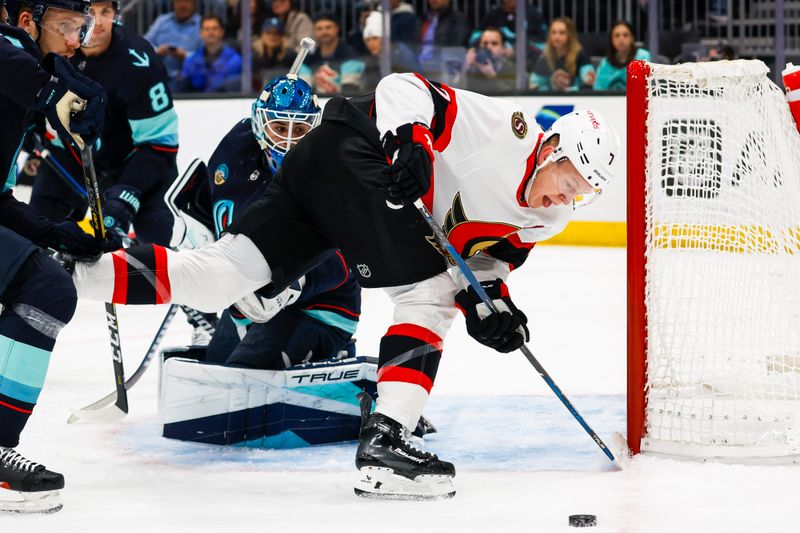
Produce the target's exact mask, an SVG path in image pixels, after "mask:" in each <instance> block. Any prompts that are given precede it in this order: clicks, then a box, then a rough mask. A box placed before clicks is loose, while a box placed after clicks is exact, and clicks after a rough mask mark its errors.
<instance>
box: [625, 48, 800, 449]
mask: <svg viewBox="0 0 800 533" xmlns="http://www.w3.org/2000/svg"><path fill="white" fill-rule="evenodd" d="M767 74H768V69H767V67H766V66H765V65H764V64H763V63H761V62H760V61H741V60H740V61H720V62H713V63H698V64H684V65H675V66H668V65H655V64H649V63H646V62H640V61H637V62H634V63H631V65H630V66H629V68H628V92H627V125H628V169H627V170H628V208H627V209H628V443H629V445H630V447H631V450H632V451H633V452H634V453H638V452H639V451H643V452H647V453H659V454H665V455H669V456H676V457H690V458H697V459H703V460H705V459H709V460H718V461H731V462H758V463H770V462H797V461H798V460H800V425H799V424H800V165H799V164H798V161H799V160H800V136H798V133H797V129H796V127H795V124H794V122H793V120H792V118H791V114H790V112H789V109H788V106H787V104H786V100H785V98H784V95H783V93H782V92H781V91H780V89H778V87H776V86H775V85H774V84H773V83H772V82H771V81H770V80H769V79H768V77H767Z"/></svg>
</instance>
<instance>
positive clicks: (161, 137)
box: [128, 107, 178, 146]
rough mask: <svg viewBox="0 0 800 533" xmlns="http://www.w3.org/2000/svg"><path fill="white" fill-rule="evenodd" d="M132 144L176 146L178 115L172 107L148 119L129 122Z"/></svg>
mask: <svg viewBox="0 0 800 533" xmlns="http://www.w3.org/2000/svg"><path fill="white" fill-rule="evenodd" d="M128 123H129V124H130V125H131V132H132V133H133V144H134V145H139V144H163V145H165V146H178V114H177V113H176V112H175V108H174V107H170V108H169V109H167V110H166V111H164V112H163V113H159V114H158V115H156V116H154V117H150V118H143V119H139V120H129V121H128Z"/></svg>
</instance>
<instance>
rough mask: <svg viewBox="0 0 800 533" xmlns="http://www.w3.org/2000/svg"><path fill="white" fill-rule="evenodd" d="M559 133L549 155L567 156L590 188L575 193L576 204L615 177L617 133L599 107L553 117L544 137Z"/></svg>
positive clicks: (557, 158)
mask: <svg viewBox="0 0 800 533" xmlns="http://www.w3.org/2000/svg"><path fill="white" fill-rule="evenodd" d="M553 135H558V136H559V140H558V146H557V147H556V148H555V150H554V151H553V154H552V155H551V156H550V157H552V159H553V160H554V161H560V160H562V159H565V158H566V159H569V160H570V161H571V162H572V164H573V165H575V168H576V169H577V170H578V172H580V174H581V176H583V178H584V179H585V180H586V181H587V182H588V183H589V184H590V185H591V186H592V189H593V192H592V193H590V194H588V195H582V196H580V197H576V199H575V201H574V205H575V206H580V205H586V204H589V203H591V202H592V201H594V200H595V199H596V198H597V197H598V196H599V195H600V194H601V193H602V192H603V188H604V187H606V186H607V185H608V184H609V183H611V182H612V181H613V180H614V175H615V173H616V165H617V164H618V161H617V160H618V159H619V158H620V143H619V137H618V136H617V133H616V132H615V131H614V129H613V128H612V127H611V124H609V123H608V121H606V119H605V118H603V115H601V114H600V113H599V112H598V111H595V110H593V109H581V110H578V111H573V112H572V113H568V114H566V115H564V116H563V117H561V118H559V119H558V120H556V121H555V122H554V123H553V125H552V126H551V127H550V129H549V130H547V132H546V133H545V134H544V140H545V141H547V140H548V139H549V138H550V137H552V136H553Z"/></svg>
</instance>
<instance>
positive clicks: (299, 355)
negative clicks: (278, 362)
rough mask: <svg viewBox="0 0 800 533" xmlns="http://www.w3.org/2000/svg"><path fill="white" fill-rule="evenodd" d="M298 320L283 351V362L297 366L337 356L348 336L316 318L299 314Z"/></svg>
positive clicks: (348, 338)
mask: <svg viewBox="0 0 800 533" xmlns="http://www.w3.org/2000/svg"><path fill="white" fill-rule="evenodd" d="M301 314H302V315H304V316H303V318H301V319H300V322H298V324H297V326H296V327H295V330H294V332H292V336H291V337H289V340H288V341H287V342H286V346H285V347H284V349H283V354H284V355H285V356H286V357H284V362H285V361H286V358H288V359H289V362H290V364H292V365H297V364H300V363H306V362H308V361H312V360H313V361H317V360H320V359H329V358H331V357H334V356H335V355H338V354H339V351H340V350H342V349H343V348H344V347H345V345H346V344H347V341H349V340H350V334H349V333H347V332H345V331H344V330H342V329H339V328H337V327H334V326H329V325H327V324H323V323H322V322H320V321H319V320H317V319H316V318H312V317H310V316H307V315H305V314H304V313H301Z"/></svg>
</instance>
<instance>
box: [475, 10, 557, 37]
mask: <svg viewBox="0 0 800 533" xmlns="http://www.w3.org/2000/svg"><path fill="white" fill-rule="evenodd" d="M525 11H526V13H527V15H528V21H527V22H528V24H527V35H528V42H529V43H531V44H535V45H538V46H544V42H545V39H546V38H547V23H546V22H545V20H544V15H542V11H541V10H540V9H539V8H538V7H535V6H532V5H529V6H526V7H525ZM486 28H498V29H499V30H500V31H502V32H503V36H504V37H505V39H506V42H507V43H510V44H513V43H514V41H516V39H517V0H500V5H499V6H498V7H496V8H495V9H493V10H491V11H489V12H488V13H487V14H486V16H484V17H483V20H481V26H480V29H479V30H477V31H475V32H473V34H472V37H470V44H475V43H477V41H478V39H479V38H480V35H481V32H482V31H483V30H485V29H486Z"/></svg>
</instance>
